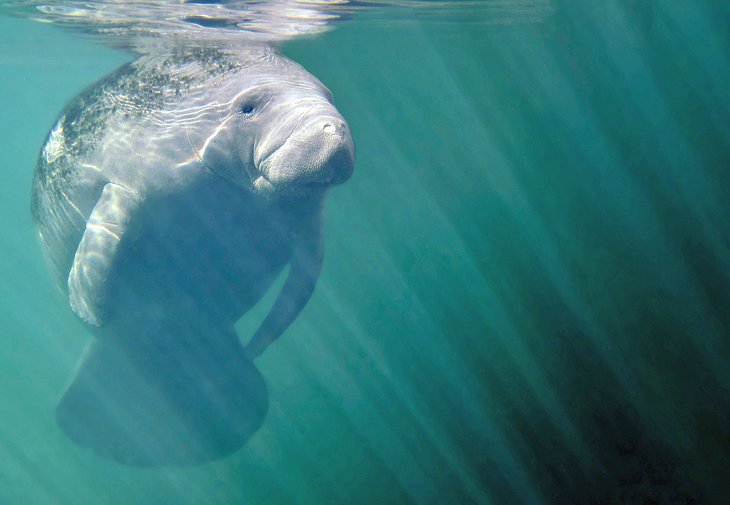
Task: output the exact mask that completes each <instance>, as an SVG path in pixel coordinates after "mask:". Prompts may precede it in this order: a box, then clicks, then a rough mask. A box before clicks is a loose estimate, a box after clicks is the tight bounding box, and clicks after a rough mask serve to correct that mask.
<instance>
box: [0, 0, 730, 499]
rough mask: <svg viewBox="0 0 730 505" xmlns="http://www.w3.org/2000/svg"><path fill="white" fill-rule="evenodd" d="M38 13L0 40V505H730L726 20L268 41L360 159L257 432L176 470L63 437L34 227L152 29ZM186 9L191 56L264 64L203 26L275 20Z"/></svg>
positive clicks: (70, 336)
mask: <svg viewBox="0 0 730 505" xmlns="http://www.w3.org/2000/svg"><path fill="white" fill-rule="evenodd" d="M150 3H152V2H150ZM150 3H147V4H138V3H136V2H135V3H132V2H127V3H124V4H122V3H112V2H106V3H104V5H106V6H111V7H114V6H116V7H119V8H123V9H127V8H130V9H132V8H136V7H137V6H139V5H149V4H150ZM46 4H51V3H50V2H46ZM276 4H277V5H278V3H276ZM5 5H6V7H13V6H14V7H13V8H12V9H10V10H12V11H13V12H15V13H18V10H17V6H18V3H12V4H8V3H6V4H5ZM41 5H43V3H42V2H38V3H35V2H33V3H24V4H23V5H22V6H21V11H22V15H21V16H20V17H19V18H15V17H13V18H11V17H0V65H1V67H0V75H2V77H3V78H2V80H1V81H0V104H1V105H2V107H1V108H0V110H1V111H2V115H3V119H4V120H3V121H2V122H0V146H1V147H2V152H3V157H2V160H3V161H2V166H3V174H4V179H3V183H2V184H0V222H1V223H2V226H1V227H0V243H2V245H3V248H2V253H1V254H0V279H2V282H1V283H0V314H1V315H2V318H0V336H1V338H2V343H3V347H2V349H3V350H2V352H0V405H1V406H2V407H1V408H0V502H2V503H28V504H48V503H61V504H77V503H112V504H116V503H118V504H130V503H137V504H149V503H165V504H166V503H176V504H178V503H180V504H200V503H220V504H247V503H253V504H257V503H267V504H268V503H280V504H289V503H304V504H323V503H324V504H330V503H331V504H339V503H363V504H365V503H368V504H370V503H373V504H382V503H393V504H399V503H419V504H420V503H439V504H440V503H459V504H461V503H480V504H481V503H484V504H500V505H501V504H528V505H532V504H556V505H563V504H574V503H575V504H585V505H593V504H599V503H600V504H603V503H608V504H650V503H659V504H674V503H679V504H690V503H694V504H697V503H701V504H717V505H723V504H724V503H726V501H727V497H728V496H730V489H729V486H728V482H730V470H729V469H730V430H729V429H728V426H730V368H729V367H728V360H730V311H728V307H729V306H730V220H728V216H730V198H729V197H728V188H730V172H729V171H728V167H730V121H729V120H728V118H729V117H730V95H729V94H728V92H727V83H728V82H730V64H729V63H728V62H730V57H729V55H728V48H729V47H730V30H729V29H728V27H729V26H730V11H729V10H728V6H727V3H726V2H721V1H713V0H704V1H703V0H700V1H696V2H682V1H675V0H657V1H655V2H641V1H637V0H608V1H605V2H573V1H568V0H553V1H551V2H549V3H547V2H464V3H462V2H418V4H417V5H416V3H415V2H368V3H365V2H350V3H348V4H333V3H323V2H322V3H317V4H314V3H310V2H307V3H306V5H304V6H303V7H302V5H301V4H300V5H299V6H298V7H297V8H302V9H309V10H311V12H314V13H316V14H311V15H312V16H313V17H314V18H315V19H316V20H317V21H315V22H314V23H309V22H305V23H304V25H305V26H309V27H310V28H311V30H310V29H305V28H301V27H296V28H292V27H291V26H290V21H291V19H290V18H289V19H290V21H287V22H283V23H279V22H278V21H277V22H276V23H272V24H269V23H268V22H267V23H264V24H265V25H266V26H276V27H283V28H282V29H281V31H278V32H276V33H275V34H274V35H271V33H268V34H267V35H265V36H264V38H265V39H266V40H274V39H276V40H279V41H281V40H282V39H286V42H282V45H281V50H282V52H283V53H284V54H285V55H287V56H288V57H290V58H292V59H294V60H295V61H297V62H299V63H300V64H302V65H303V66H304V67H305V68H307V69H308V70H309V71H310V72H312V73H313V74H314V75H316V76H317V77H318V78H319V79H321V80H322V82H324V83H325V84H326V85H327V86H328V87H329V88H330V89H331V91H332V92H333V94H334V96H335V100H336V103H337V107H338V109H339V110H340V111H341V112H342V114H343V115H344V116H345V117H346V118H347V120H348V122H349V124H350V127H351V129H352V132H353V136H354V139H355V142H356V144H357V150H358V159H357V166H356V169H355V173H354V175H353V178H352V179H351V180H350V181H348V182H347V183H346V184H344V185H343V186H341V187H338V188H335V190H333V192H332V195H331V200H330V202H329V205H328V211H327V239H326V240H327V243H326V245H327V256H326V259H325V263H324V267H323V272H322V278H321V280H320V283H319V285H318V287H317V290H316V292H315V295H314V297H313V299H312V300H311V302H310V304H309V305H308V306H307V308H306V309H305V311H304V313H303V314H302V315H301V316H300V318H299V319H298V320H297V321H296V322H295V324H294V325H293V326H292V327H291V328H290V329H289V331H288V332H287V333H286V334H285V335H284V336H283V337H282V338H281V339H280V340H279V341H278V342H277V343H276V344H275V345H274V346H273V347H272V348H271V349H270V350H268V351H267V352H266V354H265V355H263V356H262V357H261V358H260V360H259V361H257V365H258V366H259V368H260V370H261V373H262V375H263V376H264V377H265V379H266V381H267V384H268V386H269V390H270V398H271V409H270V411H269V413H268V416H267V419H266V422H265V424H264V426H263V427H262V428H261V429H260V430H259V431H258V432H257V433H256V435H255V436H254V437H253V438H252V439H251V441H250V442H249V443H248V444H247V445H246V446H245V447H244V448H243V449H241V450H240V451H238V452H236V453H235V454H234V455H232V456H230V457H228V458H226V459H223V460H221V461H218V462H215V463H212V464H208V465H200V466H195V467H186V468H178V467H170V468H164V469H157V470H152V469H146V470H145V469H134V468H128V467H124V466H121V465H115V464H112V463H109V462H106V461H103V460H100V459H99V458H97V457H95V456H94V455H93V454H92V453H90V452H89V451H84V450H82V449H79V448H78V447H76V446H75V445H73V444H72V443H71V442H70V441H69V440H68V439H67V438H66V437H64V436H63V434H62V433H61V432H60V430H59V429H58V428H57V427H56V425H55V422H54V419H53V411H54V409H55V406H56V404H57V402H58V400H59V398H60V396H61V394H62V393H63V391H64V390H65V388H66V385H67V382H68V380H69V378H70V377H71V376H72V374H73V371H74V367H75V366H76V360H77V358H78V356H79V354H80V353H81V350H82V349H83V347H84V345H85V344H86V342H87V341H88V340H89V338H90V337H89V335H88V334H87V333H86V330H85V328H84V327H83V326H82V325H81V324H80V323H79V322H78V321H77V320H76V319H75V318H74V316H73V315H72V313H71V312H70V310H69V309H68V306H67V303H66V302H65V301H64V300H63V298H62V297H61V296H59V295H58V293H56V291H55V290H54V288H53V283H52V280H51V279H50V277H49V275H48V273H47V271H46V268H45V265H44V262H43V259H42V257H41V254H40V250H39V248H38V245H37V243H36V240H35V235H34V231H33V227H32V223H31V218H30V212H29V209H28V207H29V200H30V198H29V191H30V184H31V179H32V173H33V167H34V165H35V162H36V159H37V156H38V153H39V151H40V148H41V145H42V142H43V139H44V137H45V135H46V134H47V132H48V130H49V129H50V128H51V126H52V125H53V124H54V121H55V119H56V117H57V115H58V113H59V111H60V110H62V108H63V107H64V105H65V104H66V103H67V102H68V101H69V99H71V98H72V97H73V96H75V95H76V94H78V93H79V92H81V91H82V90H83V89H84V88H85V87H87V86H88V85H89V84H90V83H92V82H94V81H95V80H98V79H99V78H101V77H102V76H103V75H105V74H108V73H109V72H111V71H112V70H113V69H115V68H116V67H118V66H119V65H121V64H123V63H124V62H126V61H128V60H129V59H130V56H129V54H127V53H124V52H118V51H116V50H113V49H110V48H108V47H105V46H114V47H129V46H130V45H132V46H134V47H138V46H136V45H135V44H136V43H130V40H132V39H135V37H136V35H139V34H140V33H139V32H142V33H144V32H145V31H148V30H149V31H152V32H153V33H154V32H155V31H157V33H158V34H159V33H161V31H162V30H163V28H161V26H162V25H161V24H160V23H159V22H158V21H154V22H153V23H152V26H149V25H148V24H147V23H148V22H149V19H148V20H146V21H145V20H143V21H144V23H143V25H144V26H147V27H146V28H141V26H143V25H140V24H132V25H128V24H127V25H126V26H122V27H119V26H116V25H114V24H112V25H104V26H105V27H104V28H103V29H99V30H96V31H97V33H96V35H94V39H92V41H89V40H86V39H84V38H79V37H76V34H75V33H73V32H77V31H82V32H85V33H88V32H89V26H88V23H86V22H83V23H82V22H79V19H78V16H75V17H74V16H69V15H68V14H69V13H74V12H75V11H74V10H73V9H74V8H84V6H88V5H95V4H93V3H90V2H83V3H81V2H78V3H76V2H59V3H53V4H52V5H53V6H55V7H54V9H55V13H53V12H46V13H44V12H43V9H41V10H39V9H37V7H39V6H41ZM157 5H161V4H159V3H157ZM169 5H170V6H169V10H168V7H166V9H165V12H168V13H170V14H168V16H167V17H168V18H169V22H170V23H171V25H173V26H176V27H177V28H176V29H177V30H178V31H177V33H178V35H176V36H175V37H178V36H179V37H180V38H181V39H184V38H185V37H187V34H190V35H191V37H193V38H195V37H197V36H199V35H200V36H203V37H204V38H208V37H209V36H210V34H211V33H222V32H218V31H217V30H229V31H232V32H235V35H234V34H231V35H230V36H231V37H233V38H236V37H239V36H240V40H242V41H249V40H250V38H249V37H250V35H249V34H248V33H246V32H245V30H243V31H242V30H241V28H240V27H238V26H236V28H232V27H231V25H229V24H227V21H225V22H224V21H220V24H222V25H224V26H222V27H221V26H208V27H202V25H204V24H205V23H206V22H207V21H202V19H207V18H206V16H208V17H209V18H210V19H223V18H225V19H239V20H240V18H238V17H236V16H233V15H230V16H229V15H227V16H219V15H218V12H219V10H222V9H234V10H235V9H238V7H241V8H243V6H249V7H253V6H256V8H261V9H263V7H262V6H263V5H264V3H261V2H256V3H254V2H251V3H242V2H235V3H234V2H221V3H220V4H212V3H207V2H206V3H199V4H189V3H175V4H174V5H173V3H172V2H170V4H169ZM270 5H274V3H272V4H270ZM59 6H63V7H59ZM533 7H534V10H533ZM188 8H190V9H192V10H190V11H189V10H187V9H188ZM54 9H51V11H53V10H54ZM123 9H122V10H123ZM45 10H46V11H48V9H45ZM94 12H98V11H96V10H94ZM116 12H117V13H119V12H122V11H121V10H117V11H116ZM192 12H195V13H196V14H191V13H192ZM202 12H205V13H206V14H201V13H202ZM209 12H215V13H216V14H215V15H214V14H207V13H209ZM270 12H271V13H272V14H271V15H272V16H274V17H277V19H281V17H280V14H281V11H279V10H278V9H276V10H273V11H270ZM297 12H299V13H301V12H302V11H297ZM138 13H139V11H138ZM172 13H174V14H172ZM125 16H128V15H125ZM196 16H197V17H198V18H200V19H196V18H195V17H196ZM28 18H45V19H46V20H51V19H54V20H55V22H56V23H57V24H69V25H70V28H73V29H72V30H70V31H69V30H58V29H56V28H55V27H54V26H53V23H45V24H44V23H37V22H35V21H32V20H31V19H28ZM301 18H302V16H301V15H300V14H297V16H294V19H295V20H296V21H295V22H294V23H293V25H297V26H298V24H299V23H301ZM62 19H66V20H67V21H68V23H65V22H63V21H61V20H62ZM166 19H167V18H166ZM186 19H187V20H186ZM118 21H119V18H117V21H115V23H116V22H118ZM467 21H468V22H467ZM239 22H240V21H238V22H237V24H238V23H239ZM209 24H210V25H215V24H216V21H211V22H209ZM244 25H245V23H244ZM100 26H102V25H100ZM135 27H136V28H135ZM155 27H156V28H155ZM183 27H185V28H183ZM76 28H78V29H76ZM325 28H326V29H325ZM267 29H269V28H267ZM135 30H138V31H139V32H136V31H135ZM277 30H279V28H277ZM249 31H250V30H249ZM260 31H261V30H257V31H256V32H257V33H259V32H260ZM132 33H136V35H135V37H132V38H130V34H132ZM171 33H175V30H174V29H173V30H172V32H171ZM182 33H185V34H186V35H185V36H183V35H182ZM226 33H229V32H226ZM301 33H305V34H310V35H311V36H303V37H293V38H292V35H293V34H301ZM193 34H195V35H193ZM201 34H205V35H201ZM315 34H316V35H315ZM216 37H217V36H214V37H213V38H214V39H215V38H216ZM228 37H229V35H226V36H225V37H223V38H222V39H219V40H228ZM153 38H156V39H159V40H169V39H165V38H164V37H162V38H161V37H153ZM148 41H149V38H148ZM97 42H102V43H103V44H98V43H97ZM163 43H167V42H163ZM226 43H227V42H226ZM154 46H155V44H151V45H150V43H149V42H146V43H145V44H143V45H142V49H145V50H154ZM150 47H152V49H150ZM138 48H139V47H138ZM270 301H271V300H270V299H269V300H268V302H269V303H270ZM265 305H266V303H264V306H263V307H257V308H256V309H255V310H254V312H253V313H251V314H250V315H248V316H247V317H245V318H244V319H243V320H242V321H240V322H239V324H238V327H237V329H238V332H239V335H240V336H241V338H242V339H246V338H248V336H249V335H251V333H252V332H253V331H254V330H255V328H256V327H257V323H258V321H260V319H261V317H262V316H263V315H264V313H265V309H266V307H265Z"/></svg>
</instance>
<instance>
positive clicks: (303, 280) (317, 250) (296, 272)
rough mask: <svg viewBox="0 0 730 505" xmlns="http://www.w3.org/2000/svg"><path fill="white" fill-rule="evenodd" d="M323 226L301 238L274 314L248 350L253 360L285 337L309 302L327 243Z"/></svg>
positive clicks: (267, 318)
mask: <svg viewBox="0 0 730 505" xmlns="http://www.w3.org/2000/svg"><path fill="white" fill-rule="evenodd" d="M323 242H324V241H323V237H322V223H321V221H319V220H318V221H317V222H316V223H315V225H314V226H312V229H311V233H309V234H307V236H303V237H301V238H300V240H299V242H298V243H297V244H296V246H295V248H294V253H293V255H292V260H291V266H290V268H289V276H288V277H287V279H286V282H285V283H284V286H283V287H282V288H281V292H280V293H279V296H278V297H277V298H276V301H275V302H274V306H273V307H272V308H271V311H270V312H269V314H268V315H267V316H266V318H265V319H264V322H263V323H261V326H260V327H259V329H258V330H256V333H255V334H254V336H253V337H251V341H250V342H249V343H248V346H246V354H247V355H248V357H249V358H250V359H254V358H256V357H257V356H260V355H261V353H263V352H264V351H265V350H266V348H267V347H268V346H269V344H271V343H272V342H273V341H274V340H276V339H277V338H279V336H280V335H281V334H282V333H284V330H286V329H287V328H288V327H289V325H290V324H291V323H292V322H293V321H294V319H296V317H297V316H298V315H299V313H300V312H301V311H302V309H303V308H304V306H305V305H306V304H307V302H308V301H309V298H310V297H311V296H312V292H313V291H314V286H315V284H317V279H318V278H319V272H320V270H321V268H322V258H323V256H324V247H323V246H324V243H323Z"/></svg>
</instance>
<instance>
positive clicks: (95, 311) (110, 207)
mask: <svg viewBox="0 0 730 505" xmlns="http://www.w3.org/2000/svg"><path fill="white" fill-rule="evenodd" d="M139 200H140V198H139V194H138V193H136V192H135V191H132V190H129V189H127V188H125V187H123V186H120V185H118V184H114V183H108V184H107V185H106V186H104V190H103V191H102V193H101V197H100V198H99V201H98V202H97V203H96V206H95V207H94V210H93V211H92V212H91V215H90V216H89V219H88V221H87V222H86V231H84V235H83V237H82V238H81V242H80V243H79V247H78V249H76V256H74V262H73V266H72V267H71V272H70V273H69V276H68V299H69V303H70V305H71V309H72V310H73V311H74V312H75V313H76V314H77V315H78V316H79V317H80V318H81V319H83V320H84V321H86V322H87V323H89V324H92V325H94V326H101V325H102V324H104V320H105V302H106V300H105V294H106V287H107V278H108V276H109V273H110V271H111V267H112V265H113V263H114V261H115V258H116V253H117V250H118V248H119V243H120V242H121V240H122V239H123V237H124V236H125V235H127V234H128V232H129V222H130V217H131V215H132V213H133V211H134V209H136V208H137V206H138V203H139Z"/></svg>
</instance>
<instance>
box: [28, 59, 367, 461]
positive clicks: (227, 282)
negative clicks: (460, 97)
mask: <svg viewBox="0 0 730 505" xmlns="http://www.w3.org/2000/svg"><path fill="white" fill-rule="evenodd" d="M354 160H355V149H354V144H353V140H352V137H351V134H350V130H349V127H348V125H347V123H346V121H345V120H344V119H343V117H342V115H341V114H340V113H339V112H338V111H337V109H336V108H335V106H334V105H333V98H332V94H331V93H330V91H329V90H328V89H327V88H326V87H325V86H324V85H323V84H322V83H321V82H320V81H318V80H317V79H316V78H315V77H313V76H312V75H310V74H309V73H308V72H307V71H306V70H304V69H303V68H302V67H301V66H300V65H298V64H296V63H295V62H293V61H291V60H289V59H287V58H285V57H284V56H282V55H281V54H279V53H278V52H277V51H275V50H273V49H271V48H266V47H262V48H256V47H249V48H246V49H230V50H223V49H214V48H187V49H182V48H178V49H170V50H167V51H160V52H158V53H155V54H148V55H143V56H140V57H138V58H137V59H136V60H134V61H133V62H131V63H128V64H126V65H123V66H122V67H121V68H119V69H118V70H116V71H115V72H113V73H112V74H110V75H108V76H107V77H105V78H103V79H102V80H101V81H99V82H98V83H96V84H94V85H92V86H91V87H89V88H88V89H87V90H86V91H84V92H83V93H82V94H80V95H79V96H78V97H77V98H75V99H74V100H72V101H71V103H70V104H69V105H68V106H67V108H66V109H65V110H64V111H63V112H62V113H61V115H60V117H59V119H58V121H57V122H56V124H55V126H54V127H53V128H52V130H51V132H50V133H49V134H48V137H47V139H46V142H45V146H44V147H43V149H42V151H41V154H40V157H39V161H38V164H37V167H36V172H35V177H34V181H33V189H32V205H31V207H32V214H33V217H34V220H35V223H36V225H37V229H38V235H39V237H40V242H41V245H42V248H43V250H44V252H45V254H46V257H47V259H48V263H49V264H50V268H51V270H52V272H53V274H54V276H55V278H56V279H57V281H58V283H59V286H60V287H61V289H62V291H63V292H64V294H65V295H66V296H67V298H68V303H69V305H70V307H71V309H72V310H73V312H75V313H76V314H77V315H78V316H79V317H80V318H81V319H82V320H83V321H84V322H85V324H86V325H87V326H88V328H89V329H90V331H91V333H92V335H93V338H92V339H91V341H90V343H89V344H88V347H87V348H86V349H85V351H84V353H83V356H82V357H81V359H80V361H79V364H78V368H77V371H76V374H75V376H74V378H73V380H72V381H71V384H70V386H69V387H68V389H67V390H66V392H65V393H64V395H63V397H62V399H61V401H60V403H59V405H58V407H57V409H56V420H57V423H58V425H59V426H60V428H61V430H62V431H63V432H65V433H66V435H68V436H69V437H70V438H71V439H72V440H73V441H74V442H75V443H76V444H78V445H80V446H83V447H86V448H89V449H91V450H93V452H95V453H96V454H97V455H99V456H101V457H103V458H106V459H110V460H114V461H117V462H119V463H122V464H128V465H138V466H159V465H185V464H198V463H204V462H207V461H211V460H215V459H218V458H222V457H224V456H226V455H228V454H231V453H232V452H234V451H236V450H238V449H239V448H241V447H242V446H243V445H244V444H245V443H246V442H247V440H248V439H249V438H250V437H251V435H252V434H253V433H255V432H256V430H258V428H259V427H260V426H261V425H262V423H263V420H264V418H265V415H266V411H267V408H268V392H267V389H266V384H265V382H264V380H263V378H262V376H261V374H260V373H259V371H258V370H257V368H256V366H255V365H254V364H253V359H254V358H256V357H257V356H259V355H260V354H261V353H262V352H263V351H264V350H265V349H266V348H267V346H268V345H269V344H271V343H272V342H273V341H274V340H275V339H277V338H278V337H279V336H280V335H281V334H282V333H283V332H284V331H285V330H286V328H287V327H288V326H289V325H290V324H291V323H292V322H293V321H294V320H295V318H296V317H297V316H298V315H299V313H300V311H301V310H302V308H303V307H304V305H305V304H306V303H307V301H308V300H309V298H310V295H311V294H312V292H313V290H314V287H315V284H316V282H317V278H318V276H319V272H320V267H321V265H322V257H323V231H322V228H323V208H324V204H325V200H326V196H327V193H328V190H329V188H331V187H332V186H334V185H337V184H340V183H343V182H344V181H346V180H347V179H348V178H349V177H350V175H351V174H352V172H353V167H354ZM287 267H288V273H287V274H286V278H285V280H284V283H283V286H282V288H281V290H280V292H279V293H278V295H277V297H276V300H275V302H274V304H273V306H272V308H271V309H270V311H269V312H268V314H267V315H266V317H265V318H264V320H263V321H262V322H261V324H260V326H259V327H258V329H257V331H256V332H255V333H254V335H253V336H252V337H251V339H250V340H249V342H248V344H247V345H245V346H244V345H242V344H241V342H240V340H239V338H238V336H237V334H236V332H235V331H234V323H235V322H236V321H237V320H238V319H239V318H240V317H241V316H242V315H243V314H245V313H246V312H247V311H248V310H249V309H250V308H251V307H253V306H254V305H255V304H256V303H257V302H258V301H259V300H260V299H261V298H262V297H263V295H264V294H265V293H266V292H267V291H268V290H269V289H270V288H271V286H272V284H274V282H275V280H276V279H277V278H278V277H279V276H280V275H282V274H283V272H284V270H285V269H286V268H287Z"/></svg>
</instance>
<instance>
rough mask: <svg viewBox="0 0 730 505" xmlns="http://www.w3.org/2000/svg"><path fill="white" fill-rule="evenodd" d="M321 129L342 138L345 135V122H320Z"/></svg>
mask: <svg viewBox="0 0 730 505" xmlns="http://www.w3.org/2000/svg"><path fill="white" fill-rule="evenodd" d="M322 131H323V132H325V133H328V134H330V135H335V136H337V137H339V138H341V139H344V138H345V135H346V134H347V127H346V126H345V123H343V122H341V121H332V122H330V121H327V122H325V123H324V124H322Z"/></svg>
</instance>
